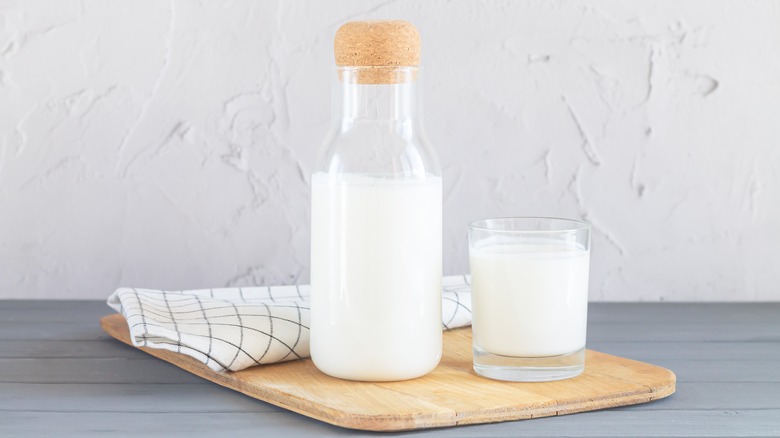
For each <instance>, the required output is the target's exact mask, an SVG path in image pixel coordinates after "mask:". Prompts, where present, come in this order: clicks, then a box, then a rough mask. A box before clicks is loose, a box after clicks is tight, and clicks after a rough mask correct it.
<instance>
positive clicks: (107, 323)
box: [100, 314, 676, 432]
mask: <svg viewBox="0 0 780 438" xmlns="http://www.w3.org/2000/svg"><path fill="white" fill-rule="evenodd" d="M100 326H101V329H102V330H103V331H104V332H106V333H107V334H108V335H109V336H111V337H112V338H114V339H116V340H118V341H120V342H122V343H124V344H126V345H129V346H131V347H133V348H137V349H139V350H141V351H144V352H145V353H147V354H149V355H151V356H154V357H156V358H158V359H162V360H164V361H165V362H168V363H170V364H171V365H173V366H176V367H178V368H182V369H184V370H185V371H187V372H190V373H192V374H194V375H196V376H198V377H200V378H202V379H205V380H208V381H210V382H213V383H216V384H218V385H220V386H223V387H225V388H228V389H231V390H234V391H237V392H240V393H242V394H244V395H246V396H248V397H252V398H254V399H258V400H260V401H264V402H267V403H270V404H272V405H275V406H278V407H281V408H283V409H287V410H290V411H292V412H295V413H298V414H300V415H304V416H306V417H310V418H313V419H316V420H319V421H322V422H325V423H328V424H332V425H334V426H339V427H344V428H348V429H357V430H366V431H375V432H401V431H409V430H416V429H427V428H440V427H451V426H460V425H469V424H487V423H500V422H506V421H517V420H527V419H533V418H543V417H551V416H559V415H568V414H574V413H578V412H588V411H593V410H600V409H609V408H614V407H620V406H629V405H635V404H642V403H647V402H651V401H654V400H658V399H662V398H665V397H668V396H670V395H672V394H673V393H674V392H675V390H676V375H675V374H674V373H673V372H672V371H671V370H668V369H666V368H662V367H659V366H656V365H653V366H654V367H656V368H659V369H662V370H664V371H666V372H667V373H668V377H669V379H668V381H667V382H664V383H665V384H664V385H662V386H659V387H656V388H651V387H647V391H642V392H632V393H627V394H625V395H621V396H618V397H616V398H615V397H613V398H611V399H609V401H608V403H605V400H592V401H591V402H590V403H587V402H586V403H576V402H575V403H568V404H564V405H560V404H553V405H545V406H540V407H539V408H537V409H524V410H522V411H512V410H507V408H506V407H504V408H501V409H496V410H481V411H476V412H475V411H465V412H456V411H454V410H452V409H449V408H446V407H443V406H442V407H441V409H442V411H441V412H434V413H428V414H420V415H410V416H407V417H398V416H393V415H389V414H351V413H345V412H341V411H339V410H337V409H331V408H328V407H326V406H322V405H318V406H317V408H316V409H312V406H313V405H312V404H309V405H308V406H307V408H306V409H303V408H301V407H300V406H297V405H296V404H291V403H289V402H288V400H296V399H298V398H299V397H296V396H294V395H292V394H287V395H286V398H284V397H282V396H281V395H280V394H278V393H275V392H273V391H270V390H269V391H258V390H257V389H258V387H255V386H252V387H250V386H247V385H243V384H239V385H236V383H235V382H234V381H230V380H229V378H228V376H229V374H226V373H220V372H215V371H213V370H211V369H210V368H208V367H207V366H205V365H204V364H202V363H200V362H198V361H197V360H195V359H193V358H191V357H189V356H186V355H183V354H178V353H175V352H172V351H167V350H161V349H155V348H148V347H136V346H135V345H133V344H132V341H131V340H130V338H129V332H128V333H123V332H127V323H126V322H125V319H124V317H123V316H122V315H120V314H112V315H107V316H104V317H102V318H101V319H100ZM117 326H118V327H117ZM123 335H124V336H123ZM601 354H605V353H601ZM616 357H618V356H616ZM621 359H623V358H621ZM642 363H643V362H642ZM228 373H229V372H228ZM595 403H598V407H594V406H591V405H590V404H595Z"/></svg>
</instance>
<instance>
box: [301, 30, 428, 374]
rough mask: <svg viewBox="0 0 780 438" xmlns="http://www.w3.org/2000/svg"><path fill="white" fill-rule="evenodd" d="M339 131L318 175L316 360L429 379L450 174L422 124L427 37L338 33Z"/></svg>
mask: <svg viewBox="0 0 780 438" xmlns="http://www.w3.org/2000/svg"><path fill="white" fill-rule="evenodd" d="M334 49H335V50H334V52H335V58H336V65H337V68H336V72H335V74H334V86H333V96H332V127H331V131H330V133H329V135H328V137H327V138H326V140H325V142H324V145H323V147H322V149H321V150H320V153H319V155H318V157H317V161H316V164H315V171H314V174H313V175H312V219H311V221H312V222H311V227H312V228H311V235H312V242H311V327H310V329H311V356H312V360H313V361H314V364H315V365H316V366H317V368H319V369H320V370H321V371H322V372H324V373H326V374H328V375H331V376H334V377H339V378H343V379H350V380H363V381H393V380H404V379H411V378H415V377H419V376H422V375H424V374H426V373H428V372H429V371H431V370H433V369H434V368H435V367H436V365H437V364H438V362H439V359H440V358H441V342H442V324H441V278H442V182H441V171H440V169H439V165H438V162H437V160H436V157H435V154H434V152H433V150H432V148H431V147H430V146H429V144H428V141H427V139H426V138H425V135H424V133H423V130H422V125H421V117H420V104H419V87H420V70H419V58H420V37H419V34H418V32H417V29H415V27H414V26H412V25H411V24H410V23H407V22H405V21H355V22H349V23H346V24H344V25H343V26H342V27H341V28H339V30H338V31H337V32H336V38H335V44H334Z"/></svg>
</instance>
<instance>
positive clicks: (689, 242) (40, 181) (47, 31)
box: [0, 0, 780, 301]
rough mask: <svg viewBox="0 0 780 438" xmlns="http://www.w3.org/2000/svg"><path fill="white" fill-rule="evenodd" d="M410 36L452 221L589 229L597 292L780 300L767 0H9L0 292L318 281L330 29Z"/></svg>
mask: <svg viewBox="0 0 780 438" xmlns="http://www.w3.org/2000/svg"><path fill="white" fill-rule="evenodd" d="M362 18H404V19H407V20H410V21H412V22H414V23H415V24H416V25H417V26H418V27H419V29H420V31H421V33H422V37H423V45H424V47H423V56H424V58H423V62H424V65H425V67H426V70H425V75H426V76H425V80H426V82H425V87H424V89H425V101H426V107H425V114H426V124H427V128H428V129H427V131H428V135H429V137H430V138H431V140H432V142H433V143H434V145H435V146H436V149H437V151H438V154H439V157H440V159H441V162H442V165H443V168H444V177H445V196H446V200H445V236H444V237H445V238H444V242H445V248H444V251H445V271H446V273H462V272H464V271H466V270H467V257H466V239H465V233H466V226H467V224H468V223H469V222H470V221H472V220H474V219H478V218H484V217H491V216H505V215H554V216H566V217H575V218H577V217H585V218H586V219H588V220H589V221H591V222H592V223H593V225H594V227H595V236H594V239H593V248H594V262H593V271H592V283H591V298H592V299H594V300H620V301H623V300H626V301H629V300H646V301H653V300H728V301H731V300H779V299H780V286H778V283H779V282H780V281H778V280H780V256H778V254H780V251H778V247H779V246H780V121H779V119H778V117H780V25H778V23H780V3H778V2H771V1H764V2H761V1H755V2H742V1H724V0H701V1H638V0H632V1H605V2H601V1H599V2H596V1H577V2H566V1H560V0H558V1H556V0H553V1H541V2H537V1H524V2H520V1H506V2H499V1H452V2H444V1H430V2H418V1H395V2H393V1H389V2H387V1H386V2H378V1H371V2H366V1H338V2H304V1H278V2H270V1H266V2H254V1H235V2H228V1H221V2H219V1H202V2H195V1H170V2H165V1H158V0H155V1H59V0H51V1H18V2H16V1H11V2H8V1H7V0H0V298H45V297H46V298H48V297H58V298H104V297H105V296H106V295H107V294H108V293H110V292H111V291H112V290H114V289H115V288H116V287H118V286H120V285H132V286H140V287H159V288H192V287H205V286H222V285H245V284H275V283H292V282H296V281H308V276H309V274H308V265H309V261H308V258H309V224H308V221H309V188H308V185H309V173H310V171H311V168H312V165H313V159H314V156H315V151H316V149H317V148H318V147H319V143H320V141H321V139H322V138H323V137H324V135H325V132H326V129H327V127H328V120H329V117H330V114H329V99H330V96H329V95H330V88H329V87H330V78H329V75H330V74H331V70H330V69H331V65H332V52H331V50H332V49H331V45H332V38H333V34H334V32H335V30H336V28H337V27H338V25H339V24H340V23H342V22H344V21H346V20H350V19H362Z"/></svg>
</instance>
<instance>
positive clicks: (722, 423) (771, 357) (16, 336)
mask: <svg viewBox="0 0 780 438" xmlns="http://www.w3.org/2000/svg"><path fill="white" fill-rule="evenodd" d="M108 313H110V310H109V309H108V308H107V307H106V306H105V304H103V303H101V302H94V301H70V302H68V301H0V436H47V435H52V436H53V435H57V436H84V435H94V436H104V435H107V434H109V433H114V434H118V435H127V436H140V435H144V436H170V435H188V436H214V435H220V436H227V437H239V436H247V437H264V436H267V437H273V436H285V437H289V436H301V435H308V436H312V435H313V436H341V435H370V436H377V434H369V433H361V432H357V431H350V430H346V429H341V428H338V427H335V426H330V425H327V424H324V423H321V422H318V421H315V420H311V419H309V418H306V417H303V416H301V415H298V414H294V413H291V412H287V411H285V410H283V409H280V408H277V407H274V406H272V405H269V404H267V403H263V402H260V401H257V400H254V399H251V398H249V397H246V396H244V395H241V394H238V393H236V392H233V391H230V390H227V389H224V388H221V387H219V386H217V385H215V384H212V383H209V382H207V381H205V380H201V379H199V378H197V377H194V376H192V375H190V374H187V373H186V372H184V371H182V370H180V369H178V368H176V367H174V366H172V365H169V364H167V363H165V362H162V361H160V360H157V359H155V358H153V357H151V356H149V355H147V354H145V353H143V352H140V351H137V350H134V349H133V348H130V347H127V346H125V345H122V344H120V343H119V342H117V341H115V340H113V339H111V338H109V337H108V336H107V335H105V334H104V333H103V332H102V331H101V330H100V328H99V326H98V319H99V318H100V317H101V316H103V315H106V314H108ZM588 347H589V348H592V349H594V350H600V351H603V352H607V353H612V354H617V355H620V356H625V357H629V358H633V359H638V360H642V361H646V362H650V363H654V364H658V365H661V366H664V367H667V368H670V369H672V370H673V371H674V372H675V373H677V379H678V383H677V393H676V394H674V395H672V396H671V397H669V398H667V399H664V400H660V401H656V402H653V403H649V404H645V405H638V406H631V407H624V408H616V409H610V410H604V411H597V412H589V413H581V414H575V415H568V416H562V417H552V418H541V419H535V420H527V421H517V422H509V423H498V424H490V425H476V426H464V427H456V428H447V429H437V430H427V431H420V432H410V433H405V434H393V435H410V436H417V435H426V436H442V437H455V436H458V437H460V436H630V435H640V436H669V435H672V436H780V303H773V304H647V303H642V304H592V305H591V308H590V315H589V328H588Z"/></svg>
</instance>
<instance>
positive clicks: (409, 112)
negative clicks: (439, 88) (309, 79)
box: [332, 67, 420, 134]
mask: <svg viewBox="0 0 780 438" xmlns="http://www.w3.org/2000/svg"><path fill="white" fill-rule="evenodd" d="M418 87H419V69H418V68H417V67H380V68H377V67H338V68H337V75H336V84H335V86H334V93H333V97H334V99H333V107H332V117H333V121H334V122H335V123H338V125H339V128H340V129H339V130H340V131H342V132H344V131H346V130H349V129H351V128H352V127H354V126H355V125H356V124H361V123H373V124H377V125H385V126H387V127H388V128H393V127H396V128H400V127H405V128H404V129H403V131H407V130H410V129H413V127H414V126H416V125H417V123H416V122H417V120H418V117H419V113H420V111H419V107H420V101H419V96H418ZM407 134H409V133H408V132H407Z"/></svg>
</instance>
